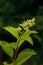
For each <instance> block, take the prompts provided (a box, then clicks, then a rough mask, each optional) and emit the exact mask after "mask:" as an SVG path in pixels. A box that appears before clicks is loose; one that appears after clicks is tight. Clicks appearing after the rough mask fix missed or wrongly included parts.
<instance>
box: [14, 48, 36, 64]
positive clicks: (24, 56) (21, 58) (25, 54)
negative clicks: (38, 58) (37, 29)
mask: <svg viewBox="0 0 43 65" xmlns="http://www.w3.org/2000/svg"><path fill="white" fill-rule="evenodd" d="M35 54H36V52H35V51H34V50H32V49H29V48H27V49H25V50H23V51H21V52H20V53H19V55H18V57H17V60H16V62H15V63H14V65H21V64H23V63H24V62H26V61H27V60H28V59H29V58H30V57H31V56H32V55H35Z"/></svg>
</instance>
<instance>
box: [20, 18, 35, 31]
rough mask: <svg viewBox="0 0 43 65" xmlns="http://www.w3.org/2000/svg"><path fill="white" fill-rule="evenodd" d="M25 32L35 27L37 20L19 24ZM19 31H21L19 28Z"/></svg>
mask: <svg viewBox="0 0 43 65" xmlns="http://www.w3.org/2000/svg"><path fill="white" fill-rule="evenodd" d="M19 25H20V26H21V27H22V28H23V29H24V30H27V29H28V28H29V27H33V25H35V18H33V19H32V20H26V21H23V22H22V24H19ZM19 29H21V28H20V27H19Z"/></svg>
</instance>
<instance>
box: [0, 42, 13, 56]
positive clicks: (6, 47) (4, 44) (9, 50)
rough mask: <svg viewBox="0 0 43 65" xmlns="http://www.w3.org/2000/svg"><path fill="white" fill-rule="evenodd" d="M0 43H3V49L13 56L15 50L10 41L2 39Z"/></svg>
mask: <svg viewBox="0 0 43 65" xmlns="http://www.w3.org/2000/svg"><path fill="white" fill-rule="evenodd" d="M0 45H1V47H2V49H3V50H4V51H5V53H6V54H8V55H9V56H10V57H13V55H14V50H13V48H12V47H11V46H10V44H9V43H8V42H5V41H0Z"/></svg>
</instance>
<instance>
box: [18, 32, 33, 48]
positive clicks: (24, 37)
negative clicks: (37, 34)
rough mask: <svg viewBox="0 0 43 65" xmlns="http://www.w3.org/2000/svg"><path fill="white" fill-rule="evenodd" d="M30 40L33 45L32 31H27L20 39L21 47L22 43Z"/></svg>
mask: <svg viewBox="0 0 43 65" xmlns="http://www.w3.org/2000/svg"><path fill="white" fill-rule="evenodd" d="M24 41H28V42H29V43H30V44H31V45H33V41H32V38H31V36H30V31H26V32H25V33H23V34H22V36H21V39H20V41H19V47H20V45H21V44H22V43H23V42H24Z"/></svg>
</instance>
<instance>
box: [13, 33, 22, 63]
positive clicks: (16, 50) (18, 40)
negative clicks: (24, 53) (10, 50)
mask: <svg viewBox="0 0 43 65" xmlns="http://www.w3.org/2000/svg"><path fill="white" fill-rule="evenodd" d="M22 35H23V32H22V33H21V35H20V36H19V38H18V39H17V47H16V49H15V55H14V58H13V62H15V61H16V57H17V52H18V49H19V48H18V45H19V42H20V39H21V36H22Z"/></svg>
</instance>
